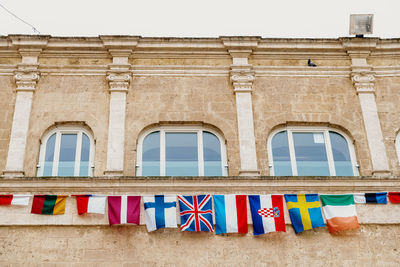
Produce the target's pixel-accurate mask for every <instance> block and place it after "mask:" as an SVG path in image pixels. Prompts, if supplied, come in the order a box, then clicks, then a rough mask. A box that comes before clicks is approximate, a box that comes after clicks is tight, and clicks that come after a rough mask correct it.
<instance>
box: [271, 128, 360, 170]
mask: <svg viewBox="0 0 400 267" xmlns="http://www.w3.org/2000/svg"><path fill="white" fill-rule="evenodd" d="M283 131H286V132H287V137H288V146H289V156H290V163H291V167H292V176H298V171H297V162H296V156H295V150H294V140H293V133H322V134H323V135H324V140H325V151H326V157H327V161H328V166H329V174H330V176H336V170H335V164H334V159H333V152H332V144H331V139H330V136H329V132H335V133H338V134H340V135H341V136H342V137H343V138H344V139H345V140H346V142H347V147H348V149H349V154H350V161H351V165H352V169H353V176H359V175H360V173H359V165H358V164H357V160H356V153H355V149H354V144H353V142H352V141H351V139H350V138H349V137H348V136H347V134H345V133H344V132H342V131H340V130H338V129H334V128H330V127H317V126H287V127H284V128H278V129H275V130H274V131H272V132H271V134H270V135H269V137H268V141H267V146H268V147H267V148H268V149H267V150H268V159H269V165H268V167H269V170H270V175H271V176H274V175H275V170H274V159H273V155H272V139H273V138H274V136H275V135H276V134H277V133H280V132H283Z"/></svg>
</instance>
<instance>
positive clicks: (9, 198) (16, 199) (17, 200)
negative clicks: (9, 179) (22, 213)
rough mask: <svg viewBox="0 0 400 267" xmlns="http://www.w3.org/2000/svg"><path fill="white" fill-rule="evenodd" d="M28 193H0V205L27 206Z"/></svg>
mask: <svg viewBox="0 0 400 267" xmlns="http://www.w3.org/2000/svg"><path fill="white" fill-rule="evenodd" d="M29 198H30V196H29V195H0V205H23V206H28V204H29Z"/></svg>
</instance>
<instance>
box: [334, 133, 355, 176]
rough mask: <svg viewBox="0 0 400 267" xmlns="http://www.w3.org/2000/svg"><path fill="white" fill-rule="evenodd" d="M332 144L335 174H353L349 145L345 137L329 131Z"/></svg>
mask: <svg viewBox="0 0 400 267" xmlns="http://www.w3.org/2000/svg"><path fill="white" fill-rule="evenodd" d="M329 136H330V139H331V145H332V153H333V160H334V162H335V170H336V175H337V176H353V175H354V173H353V166H352V163H351V159H350V152H349V146H348V144H347V141H346V139H345V138H344V137H343V136H342V135H340V134H338V133H335V132H329Z"/></svg>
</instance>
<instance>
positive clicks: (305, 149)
mask: <svg viewBox="0 0 400 267" xmlns="http://www.w3.org/2000/svg"><path fill="white" fill-rule="evenodd" d="M267 146H268V158H269V168H270V173H271V175H274V176H358V175H359V172H358V165H357V162H356V157H355V150H354V146H353V142H352V140H351V139H350V138H349V137H348V135H347V134H345V133H344V132H343V131H341V130H338V129H336V128H331V127H318V126H287V127H280V128H277V129H275V130H274V131H272V132H271V134H270V135H269V137H268V141H267Z"/></svg>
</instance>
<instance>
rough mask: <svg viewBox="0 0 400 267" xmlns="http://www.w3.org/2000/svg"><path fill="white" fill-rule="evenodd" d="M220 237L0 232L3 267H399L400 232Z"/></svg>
mask: <svg viewBox="0 0 400 267" xmlns="http://www.w3.org/2000/svg"><path fill="white" fill-rule="evenodd" d="M287 231H288V232H287V233H272V234H268V235H264V236H260V237H253V236H252V234H250V233H249V234H247V235H244V236H241V235H225V236H216V235H214V234H211V233H189V232H183V233H181V232H179V231H178V230H176V229H164V230H159V231H157V232H155V233H150V234H149V233H147V231H146V229H145V227H144V226H140V227H138V226H116V227H109V226H82V227H70V226H26V227H0V238H1V240H2V242H1V245H0V264H2V265H10V264H11V265H14V264H15V265H42V266H43V265H44V266H176V265H177V264H179V265H182V266H199V265H203V266H285V265H286V266H289V265H290V266H377V265H379V266H398V265H399V264H400V250H399V246H400V240H399V236H400V227H399V226H398V225H364V226H362V227H361V230H360V231H354V232H346V233H342V234H338V235H330V234H329V233H328V232H327V231H326V230H325V229H321V228H320V229H316V230H313V231H308V232H305V233H303V234H299V235H295V234H294V232H293V230H292V228H291V227H287Z"/></svg>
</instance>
